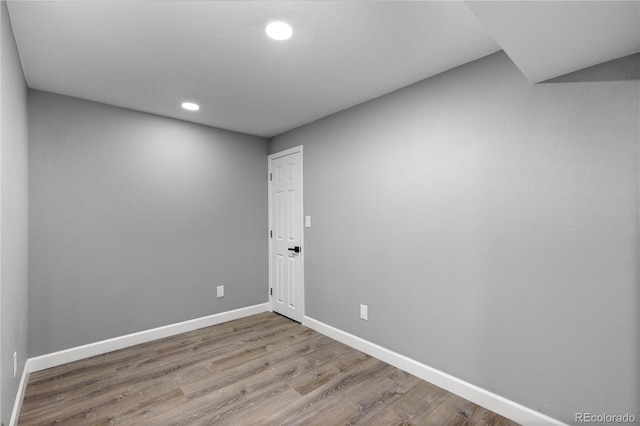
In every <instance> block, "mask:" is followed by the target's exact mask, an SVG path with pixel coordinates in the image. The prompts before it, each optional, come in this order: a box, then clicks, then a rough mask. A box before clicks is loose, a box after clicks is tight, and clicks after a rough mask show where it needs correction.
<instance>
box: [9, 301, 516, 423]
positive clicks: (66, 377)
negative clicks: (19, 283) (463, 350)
mask: <svg viewBox="0 0 640 426" xmlns="http://www.w3.org/2000/svg"><path fill="white" fill-rule="evenodd" d="M19 424H20V425H47V424H65V425H98V424H100V425H106V424H120V425H200V424H228V425H272V424H273V425H299V424H304V425H307V424H314V425H352V424H363V425H515V423H513V422H511V421H509V420H507V419H505V418H504V417H501V416H499V415H497V414H495V413H492V412H490V411H488V410H486V409H484V408H482V407H479V406H477V405H475V404H473V403H471V402H469V401H467V400H465V399H462V398H460V397H458V396H456V395H453V394H451V393H449V392H447V391H445V390H443V389H441V388H438V387H436V386H434V385H431V384H429V383H427V382H425V381H423V380H420V379H418V378H416V377H414V376H412V375H410V374H408V373H405V372H404V371H401V370H399V369H397V368H395V367H392V366H390V365H389V364H386V363H384V362H382V361H379V360H377V359H375V358H372V357H370V356H368V355H365V354H363V353H362V352H359V351H357V350H355V349H352V348H350V347H348V346H346V345H343V344H341V343H339V342H336V341H335V340H332V339H330V338H328V337H325V336H323V335H321V334H319V333H317V332H315V331H313V330H311V329H309V328H306V327H304V326H302V325H300V324H298V323H296V322H293V321H290V320H289V319H287V318H284V317H282V316H280V315H277V314H273V313H264V314H259V315H253V316H251V317H247V318H242V319H239V320H235V321H230V322H227V323H224V324H219V325H216V326H213V327H207V328H203V329H200V330H195V331H192V332H188V333H184V334H180V335H177V336H173V337H169V338H166V339H161V340H156V341H153V342H149V343H145V344H142V345H138V346H134V347H131V348H127V349H122V350H119V351H114V352H110V353H107V354H104V355H99V356H95V357H92V358H88V359H85V360H81V361H76V362H73V363H69V364H65V365H62V366H59V367H54V368H50V369H47V370H43V371H39V372H35V373H33V374H31V376H30V377H29V382H28V385H27V389H26V394H25V399H24V403H23V405H22V410H21V413H20V419H19Z"/></svg>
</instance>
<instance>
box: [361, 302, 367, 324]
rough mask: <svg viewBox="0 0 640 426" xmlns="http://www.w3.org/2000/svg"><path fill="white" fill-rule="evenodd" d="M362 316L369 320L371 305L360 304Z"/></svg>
mask: <svg viewBox="0 0 640 426" xmlns="http://www.w3.org/2000/svg"><path fill="white" fill-rule="evenodd" d="M360 318H362V319H363V320H365V321H368V320H369V307H368V306H367V305H360Z"/></svg>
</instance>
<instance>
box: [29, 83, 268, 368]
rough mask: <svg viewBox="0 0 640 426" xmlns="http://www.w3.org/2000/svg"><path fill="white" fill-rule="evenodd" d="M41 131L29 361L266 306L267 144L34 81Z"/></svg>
mask: <svg viewBox="0 0 640 426" xmlns="http://www.w3.org/2000/svg"><path fill="white" fill-rule="evenodd" d="M176 106H178V104H176ZM29 132H30V134H29V154H30V157H29V178H30V181H29V189H30V203H31V204H30V216H29V220H30V248H29V253H30V266H29V272H30V284H29V285H30V295H29V307H30V318H29V355H30V356H37V355H40V354H44V353H50V352H54V351H58V350H61V349H65V348H70V347H75V346H78V345H82V344H86V343H90V342H95V341H100V340H104V339H107V338H111V337H116V336H122V335H125V334H129V333H132V332H137V331H141V330H147V329H150V328H154V327H159V326H163V325H167V324H172V323H176V322H180V321H185V320H190V319H193V318H198V317H202V316H206V315H211V314H216V313H220V312H225V311H229V310H232V309H236V308H241V307H246V306H251V305H255V304H258V303H264V302H266V301H267V239H266V232H267V216H266V211H267V178H266V176H267V161H266V155H267V147H268V141H267V140H266V139H264V138H260V137H255V136H248V135H242V134H239V133H233V132H228V131H223V130H218V129H214V128H210V127H206V126H202V125H197V124H191V123H187V122H184V121H179V120H174V119H169V118H164V117H159V116H154V115H149V114H145V113H140V112H135V111H131V110H125V109H121V108H116V107H112V106H107V105H103V104H98V103H93V102H88V101H84V100H80V99H76V98H70V97H65V96H60V95H56V94H52V93H47V92H41V91H33V90H30V91H29ZM218 285H224V286H225V294H224V297H223V298H220V299H218V298H216V286H218Z"/></svg>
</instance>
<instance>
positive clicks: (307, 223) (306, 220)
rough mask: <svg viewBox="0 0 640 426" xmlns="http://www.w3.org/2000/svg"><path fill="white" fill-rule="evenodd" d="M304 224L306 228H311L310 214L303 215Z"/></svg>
mask: <svg viewBox="0 0 640 426" xmlns="http://www.w3.org/2000/svg"><path fill="white" fill-rule="evenodd" d="M304 226H305V227H306V228H311V216H305V217H304Z"/></svg>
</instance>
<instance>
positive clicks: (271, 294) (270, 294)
mask: <svg viewBox="0 0 640 426" xmlns="http://www.w3.org/2000/svg"><path fill="white" fill-rule="evenodd" d="M269 296H273V287H271V288H270V289H269Z"/></svg>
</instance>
